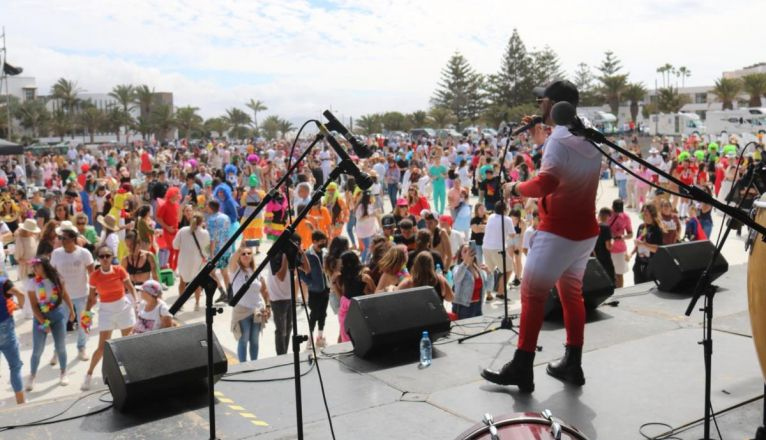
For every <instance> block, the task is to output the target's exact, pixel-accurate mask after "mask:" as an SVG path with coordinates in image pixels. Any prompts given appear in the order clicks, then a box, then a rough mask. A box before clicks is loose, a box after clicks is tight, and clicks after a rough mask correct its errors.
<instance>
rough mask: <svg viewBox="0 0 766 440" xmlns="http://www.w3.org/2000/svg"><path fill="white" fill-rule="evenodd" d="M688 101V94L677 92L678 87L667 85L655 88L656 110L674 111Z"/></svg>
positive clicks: (678, 109)
mask: <svg viewBox="0 0 766 440" xmlns="http://www.w3.org/2000/svg"><path fill="white" fill-rule="evenodd" d="M688 103H689V96H688V95H682V94H680V93H678V88H674V87H672V86H671V87H667V88H662V89H659V90H657V110H659V111H660V112H664V113H676V112H678V111H680V110H681V107H683V106H684V105H686V104H688Z"/></svg>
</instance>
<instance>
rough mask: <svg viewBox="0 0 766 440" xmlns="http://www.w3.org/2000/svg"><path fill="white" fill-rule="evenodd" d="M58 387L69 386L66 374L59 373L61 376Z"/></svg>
mask: <svg viewBox="0 0 766 440" xmlns="http://www.w3.org/2000/svg"><path fill="white" fill-rule="evenodd" d="M59 385H60V386H62V387H65V386H67V385H69V378H68V377H67V376H66V372H63V373H61V376H60V377H59Z"/></svg>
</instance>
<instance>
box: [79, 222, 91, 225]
mask: <svg viewBox="0 0 766 440" xmlns="http://www.w3.org/2000/svg"><path fill="white" fill-rule="evenodd" d="M87 224H88V223H86V222H77V226H85V225H87Z"/></svg>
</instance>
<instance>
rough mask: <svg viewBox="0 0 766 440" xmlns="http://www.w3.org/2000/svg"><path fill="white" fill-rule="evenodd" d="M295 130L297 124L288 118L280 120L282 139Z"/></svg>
mask: <svg viewBox="0 0 766 440" xmlns="http://www.w3.org/2000/svg"><path fill="white" fill-rule="evenodd" d="M293 130H295V126H294V125H293V123H292V122H290V121H288V120H287V119H280V120H279V133H280V134H281V135H282V139H285V138H287V133H289V132H291V131H293Z"/></svg>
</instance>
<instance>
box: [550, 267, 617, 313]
mask: <svg viewBox="0 0 766 440" xmlns="http://www.w3.org/2000/svg"><path fill="white" fill-rule="evenodd" d="M613 294H614V280H613V279H612V277H611V276H609V273H607V271H606V270H605V269H604V266H602V265H601V263H599V261H598V260H597V259H596V258H595V257H591V258H589V259H588V265H587V266H586V267H585V274H584V275H583V279H582V296H583V299H584V300H585V309H586V310H595V309H596V307H598V306H599V305H601V303H603V302H604V301H606V299H607V298H609V297H610V296H612V295H613ZM561 313H562V310H561V301H560V300H559V293H558V291H557V290H556V288H555V287H554V288H553V289H551V292H550V296H549V297H548V301H547V302H546V303H545V319H546V320H558V319H561V317H562V316H561Z"/></svg>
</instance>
